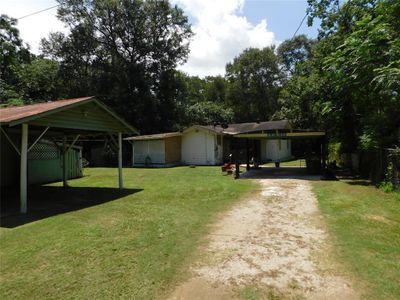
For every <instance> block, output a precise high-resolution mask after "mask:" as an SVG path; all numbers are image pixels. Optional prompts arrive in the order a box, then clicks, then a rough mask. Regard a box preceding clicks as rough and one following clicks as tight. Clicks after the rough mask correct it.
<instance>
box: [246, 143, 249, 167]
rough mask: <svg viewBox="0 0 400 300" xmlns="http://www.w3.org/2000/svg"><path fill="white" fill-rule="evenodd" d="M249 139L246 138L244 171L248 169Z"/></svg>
mask: <svg viewBox="0 0 400 300" xmlns="http://www.w3.org/2000/svg"><path fill="white" fill-rule="evenodd" d="M249 152H250V151H249V139H246V171H249V170H250V153H249Z"/></svg>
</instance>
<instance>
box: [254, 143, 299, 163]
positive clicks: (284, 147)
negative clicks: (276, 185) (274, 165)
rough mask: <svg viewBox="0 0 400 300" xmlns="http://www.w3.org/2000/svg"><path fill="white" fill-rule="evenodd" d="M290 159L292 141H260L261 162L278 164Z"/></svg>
mask: <svg viewBox="0 0 400 300" xmlns="http://www.w3.org/2000/svg"><path fill="white" fill-rule="evenodd" d="M291 157H292V141H291V140H289V139H286V140H284V139H279V140H262V141H261V161H262V162H268V161H273V162H279V161H282V160H288V159H290V158H291Z"/></svg>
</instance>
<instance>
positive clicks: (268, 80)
mask: <svg viewBox="0 0 400 300" xmlns="http://www.w3.org/2000/svg"><path fill="white" fill-rule="evenodd" d="M226 78H227V80H228V82H229V84H228V88H227V96H226V99H227V103H228V105H229V106H231V107H232V108H233V110H234V114H235V115H234V118H235V120H236V121H237V122H246V121H248V122H249V121H254V120H257V119H259V120H269V119H270V118H271V117H272V116H273V114H274V113H275V111H276V110H277V108H278V100H277V98H278V93H279V90H280V84H281V81H282V79H283V74H282V71H281V69H280V67H279V60H278V57H277V55H276V54H275V48H274V47H267V48H263V49H255V48H249V49H247V50H245V51H243V52H242V53H241V54H240V55H239V56H237V57H236V58H235V59H234V60H233V62H232V63H228V64H227V65H226Z"/></svg>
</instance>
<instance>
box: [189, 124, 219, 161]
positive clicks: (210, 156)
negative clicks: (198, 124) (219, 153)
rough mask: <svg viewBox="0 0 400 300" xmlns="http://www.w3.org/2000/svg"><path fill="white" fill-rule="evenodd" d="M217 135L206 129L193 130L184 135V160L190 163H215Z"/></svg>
mask: <svg viewBox="0 0 400 300" xmlns="http://www.w3.org/2000/svg"><path fill="white" fill-rule="evenodd" d="M215 146H216V137H215V135H214V134H211V133H209V132H208V131H205V130H197V129H195V130H193V131H190V132H187V133H185V134H184V135H183V136H182V162H183V163H184V164H189V165H192V164H193V165H215V164H216V163H217V162H216V158H215Z"/></svg>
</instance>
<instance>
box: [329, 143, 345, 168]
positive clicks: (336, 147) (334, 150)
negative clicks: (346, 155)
mask: <svg viewBox="0 0 400 300" xmlns="http://www.w3.org/2000/svg"><path fill="white" fill-rule="evenodd" d="M341 146H342V145H341V144H340V143H329V145H328V158H329V160H330V161H336V163H337V164H340V162H341V160H340V153H341Z"/></svg>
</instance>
